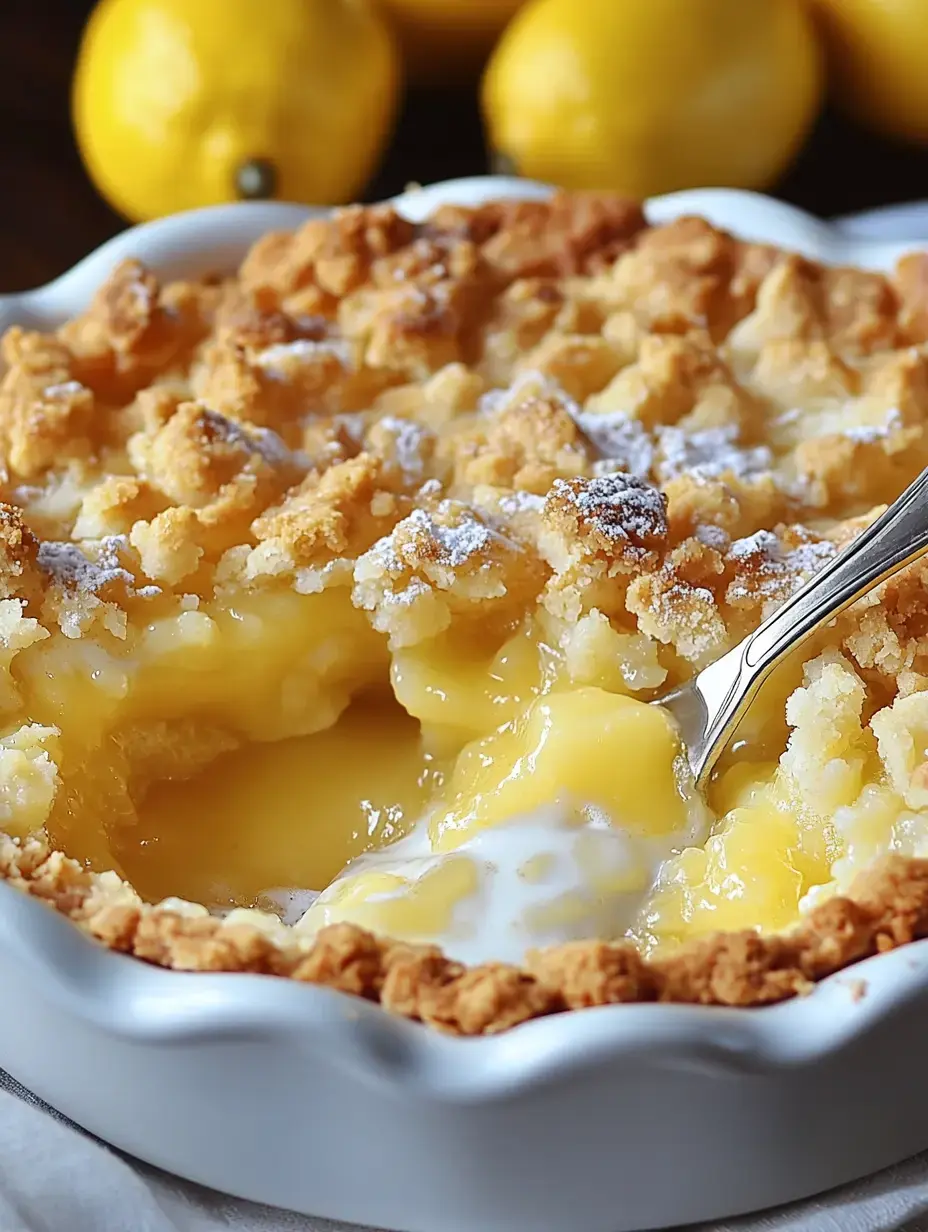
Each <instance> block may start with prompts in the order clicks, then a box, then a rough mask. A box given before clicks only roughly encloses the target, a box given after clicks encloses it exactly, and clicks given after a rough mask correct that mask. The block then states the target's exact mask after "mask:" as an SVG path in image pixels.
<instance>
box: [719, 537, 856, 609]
mask: <svg viewBox="0 0 928 1232" xmlns="http://www.w3.org/2000/svg"><path fill="white" fill-rule="evenodd" d="M837 552H838V549H837V547H836V546H835V544H834V543H832V542H831V541H830V540H828V539H821V540H812V539H809V540H806V541H805V542H801V543H797V544H796V545H795V546H793V547H787V546H786V545H785V544H784V543H783V542H782V541H781V540H780V539H779V538H778V536H777V535H775V534H774V533H773V532H772V531H769V530H758V531H755V532H754V534H753V535H747V536H746V537H745V538H743V539H736V540H735V542H734V543H733V544H732V545H731V547H730V548H729V550H728V558H729V560H732V561H734V562H735V563H736V565H737V566H739V567H740V568H741V569H744V568H745V567H746V566H750V565H751V564H753V566H754V567H753V569H752V571H751V572H750V574H749V575H748V576H747V577H745V578H743V579H737V580H736V581H734V582H732V584H731V585H730V586H729V588H728V598H729V600H730V601H736V600H738V599H743V598H746V597H750V596H754V597H756V596H758V595H760V596H761V597H763V598H771V599H773V598H782V597H785V596H786V595H789V594H791V593H792V592H793V591H795V590H798V588H799V587H800V586H801V585H802V583H803V582H804V581H805V580H806V579H807V578H809V577H811V576H812V574H814V573H817V572H818V570H819V569H821V568H822V566H823V565H825V564H827V563H828V561H830V560H832V559H833V558H834V557H835V556H836V555H837Z"/></svg>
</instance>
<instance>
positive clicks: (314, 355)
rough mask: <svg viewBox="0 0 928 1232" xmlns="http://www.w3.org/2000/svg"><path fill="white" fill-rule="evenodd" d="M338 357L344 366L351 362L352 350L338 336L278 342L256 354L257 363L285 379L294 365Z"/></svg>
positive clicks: (264, 369) (271, 374)
mask: <svg viewBox="0 0 928 1232" xmlns="http://www.w3.org/2000/svg"><path fill="white" fill-rule="evenodd" d="M324 358H332V359H337V360H338V361H339V363H340V364H342V365H343V366H344V367H348V366H349V365H350V363H351V350H350V348H349V346H348V343H347V342H344V341H342V340H341V339H338V338H323V339H320V340H316V339H311V338H298V339H297V340H296V341H295V342H278V343H275V344H274V346H269V347H265V349H264V350H263V351H259V353H258V354H257V355H256V356H255V359H254V362H255V364H256V365H257V366H258V367H259V368H261V369H262V370H263V371H264V372H266V373H267V375H268V376H270V377H274V378H275V379H278V380H285V379H286V378H287V377H288V376H289V375H290V374H291V373H292V371H293V367H294V365H300V364H307V363H316V362H317V361H318V360H320V359H324Z"/></svg>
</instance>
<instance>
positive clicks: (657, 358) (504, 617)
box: [0, 194, 928, 1035]
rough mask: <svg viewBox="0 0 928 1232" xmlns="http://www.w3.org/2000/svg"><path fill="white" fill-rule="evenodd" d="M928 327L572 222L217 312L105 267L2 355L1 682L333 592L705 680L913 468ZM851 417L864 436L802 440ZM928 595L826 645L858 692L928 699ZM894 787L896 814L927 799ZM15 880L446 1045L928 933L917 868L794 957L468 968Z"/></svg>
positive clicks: (255, 268) (776, 984)
mask: <svg viewBox="0 0 928 1232" xmlns="http://www.w3.org/2000/svg"><path fill="white" fill-rule="evenodd" d="M926 295H928V282H926V279H925V273H924V258H921V257H916V256H913V257H909V258H906V259H905V260H903V261H902V262H901V263H900V266H899V268H898V270H897V271H896V272H895V273H894V274H893V275H891V276H883V275H879V274H872V273H864V272H862V271H857V270H833V269H825V268H823V267H821V266H818V265H816V264H814V263H811V262H808V261H805V260H803V259H800V258H798V257H796V256H794V255H791V254H788V253H783V252H780V251H778V250H777V249H775V248H773V247H770V246H766V245H755V244H748V243H743V242H740V241H738V240H735V239H733V238H732V237H731V236H728V235H725V234H723V233H721V232H719V231H718V230H716V229H714V228H713V227H711V226H710V225H709V224H707V223H705V222H703V221H701V220H699V219H682V220H679V221H678V222H674V223H671V224H669V225H666V226H661V227H654V228H651V227H648V226H647V224H646V221H645V219H644V217H643V215H642V213H641V211H640V209H638V208H637V207H636V206H634V205H630V204H629V203H627V202H624V201H621V200H617V199H615V198H611V197H608V196H598V195H577V194H560V195H558V196H556V197H555V198H554V199H553V201H551V202H548V203H534V202H533V203H527V202H512V203H491V204H489V205H487V206H484V207H481V208H479V209H475V210H466V209H459V208H452V207H445V208H443V209H441V210H439V211H438V212H437V213H436V214H435V215H434V216H433V217H432V218H431V219H430V220H428V221H427V222H426V223H424V224H421V225H413V224H411V223H409V222H407V221H406V220H404V219H402V218H400V217H399V216H398V215H397V214H396V213H395V212H394V211H393V210H392V209H391V208H390V207H388V206H377V207H367V208H362V207H352V208H351V209H348V210H344V211H339V212H337V213H336V214H335V216H334V217H333V218H332V219H331V220H323V221H318V220H317V221H312V222H310V223H307V224H306V225H305V226H304V227H302V228H301V229H300V230H299V231H297V232H295V233H293V234H278V235H269V236H267V237H265V238H264V239H263V240H261V241H260V242H259V243H258V244H257V245H256V246H255V247H254V249H253V250H252V252H251V253H250V254H249V256H248V257H247V259H246V260H245V262H244V264H243V266H242V269H241V271H240V274H239V276H238V277H237V278H235V279H232V280H227V281H223V280H221V279H216V280H206V281H204V282H202V283H196V284H189V283H179V284H170V285H167V286H161V285H160V284H159V283H158V281H157V279H156V278H155V277H154V276H153V275H152V274H151V273H150V272H149V271H147V270H145V269H144V268H143V267H142V266H140V265H139V264H138V263H137V262H125V263H123V264H122V265H121V266H120V267H119V268H118V269H117V270H116V271H114V273H113V275H112V277H111V278H110V279H109V281H108V282H107V284H106V285H105V286H104V287H103V288H101V290H100V292H99V293H98V295H97V297H96V298H95V300H94V302H93V303H92V305H91V306H90V308H89V309H88V311H87V312H86V313H85V314H83V315H82V316H81V317H80V318H78V319H76V320H75V321H72V322H69V323H68V324H67V325H66V326H64V327H63V328H62V329H61V330H60V331H58V332H57V333H56V334H54V335H42V334H38V333H35V332H30V331H26V330H22V329H12V330H9V331H8V332H7V334H6V336H5V337H4V339H3V343H2V355H3V361H4V364H5V366H6V371H5V374H4V377H3V380H2V384H0V447H2V456H3V459H4V467H5V473H4V475H3V476H2V480H3V483H2V489H3V490H2V495H3V497H4V500H3V503H0V601H2V602H4V603H5V604H6V606H5V607H4V609H3V612H2V620H0V636H2V642H3V656H2V658H3V663H4V665H5V666H8V665H9V662H10V661H11V660H12V658H13V657H14V656H15V654H16V653H17V652H18V651H19V649H20V648H23V647H27V646H28V645H30V644H32V643H33V642H35V641H36V640H37V639H41V638H48V637H50V636H58V635H59V634H60V635H61V636H63V637H65V638H69V639H80V638H82V637H85V638H88V639H93V638H94V637H101V638H115V639H122V640H125V639H127V638H130V637H131V636H132V630H133V628H134V627H135V626H138V625H144V624H145V622H146V621H147V620H148V618H149V614H150V613H151V612H152V611H160V610H162V609H165V610H167V608H168V607H169V606H170V605H171V604H179V605H181V606H182V605H183V604H185V603H188V600H189V601H190V604H191V605H192V606H193V607H195V605H196V604H195V601H197V600H198V598H199V597H200V596H203V595H207V594H209V595H213V596H215V597H217V598H218V599H220V600H221V599H222V597H223V595H224V594H226V593H233V592H235V593H239V592H241V591H243V590H254V591H256V592H260V591H261V590H262V589H268V590H271V589H273V588H274V587H279V586H282V585H283V586H288V587H292V588H293V589H294V590H295V591H296V592H297V593H298V594H307V593H314V592H315V591H316V590H322V589H325V588H326V587H327V586H329V585H330V584H338V585H341V586H347V587H349V588H350V592H351V597H352V603H353V605H354V607H355V608H356V609H357V610H358V611H360V612H362V613H365V618H366V619H367V620H368V621H369V622H370V625H371V626H372V627H373V629H374V630H375V631H376V632H377V633H378V634H381V635H384V636H385V637H386V639H387V641H388V644H389V646H390V648H391V649H398V648H403V647H409V646H414V645H416V644H418V643H420V642H424V641H426V640H428V639H429V638H431V637H434V636H436V634H439V633H441V632H442V631H443V630H445V629H448V628H450V627H454V628H457V627H461V626H464V627H466V626H467V625H468V623H469V622H471V623H473V624H474V625H476V624H477V623H479V624H480V626H481V628H482V629H484V630H486V629H493V628H495V627H498V628H500V629H503V628H508V627H511V626H512V624H513V621H514V620H515V619H516V618H517V617H518V616H519V614H521V613H524V612H525V611H527V610H528V609H530V608H533V607H537V609H538V610H539V611H542V612H545V613H547V614H549V615H550V616H551V617H552V618H553V619H555V620H557V621H561V622H564V623H565V625H568V626H569V625H571V624H575V623H576V622H577V621H578V620H579V619H580V618H581V617H583V616H584V615H586V614H589V613H591V612H597V613H600V614H604V615H605V616H606V617H608V618H610V619H614V620H615V621H616V623H617V624H618V625H619V626H620V627H624V628H628V627H632V628H634V627H635V626H637V628H638V630H640V631H641V632H643V633H644V634H646V635H647V636H648V637H650V638H651V639H653V640H654V642H655V643H657V644H659V645H660V646H661V647H666V648H667V649H668V661H670V660H672V662H673V664H674V666H675V669H676V670H678V671H679V672H681V673H682V674H684V675H685V674H687V673H691V672H692V671H695V670H698V669H699V668H700V667H702V666H704V665H705V664H706V663H708V662H710V661H711V660H712V659H713V658H715V657H716V656H717V655H718V654H720V653H722V652H723V651H724V650H726V649H727V648H728V647H729V646H730V645H732V644H734V643H735V642H736V641H738V640H739V639H740V638H741V637H743V636H744V635H745V634H746V633H747V632H748V631H749V630H750V629H751V628H752V627H754V626H755V625H756V624H757V623H758V621H759V620H761V619H762V618H763V617H764V616H765V615H766V614H767V613H768V612H769V611H770V610H771V608H772V607H773V606H775V605H776V604H777V603H779V602H781V601H782V600H783V599H784V598H785V597H786V596H787V595H788V594H790V593H791V591H792V590H793V589H794V588H795V587H796V586H797V585H798V584H800V583H801V581H802V580H804V579H805V578H806V577H808V576H809V575H810V574H811V573H812V572H813V571H814V570H815V569H816V568H817V567H818V566H819V565H820V564H821V563H822V562H823V561H824V560H827V559H829V558H830V556H831V555H833V554H834V552H835V551H837V550H839V549H840V548H841V547H842V546H843V545H844V544H845V543H846V542H848V541H849V539H851V538H852V537H853V536H854V535H855V534H857V533H859V532H860V530H862V529H863V528H864V527H865V526H866V525H867V524H868V523H869V522H870V521H871V520H872V519H873V518H874V517H876V516H878V514H879V512H880V511H881V509H882V508H883V507H884V504H885V502H886V501H888V500H890V499H892V497H893V496H894V495H895V494H897V493H898V492H899V491H900V490H901V489H902V488H903V487H904V486H905V484H906V483H908V482H909V481H910V480H911V479H912V478H914V476H915V475H916V474H917V473H918V472H919V470H921V469H922V468H923V466H924V465H925V464H926V463H928V303H926ZM843 402H847V403H848V404H851V403H853V407H854V415H855V416H856V418H855V419H853V421H852V422H850V423H848V422H846V421H845V419H841V418H840V417H839V416H835V415H832V418H831V419H829V418H828V415H829V414H830V413H831V412H830V411H827V410H822V409H821V408H822V407H826V408H828V407H833V406H834V405H835V404H836V403H843ZM797 406H807V407H812V408H814V409H813V411H812V412H810V414H811V415H812V417H813V418H814V417H815V416H818V419H817V420H816V424H817V428H816V431H815V432H814V433H811V434H808V435H804V434H803V433H802V432H800V431H799V430H798V429H797V428H795V423H796V419H795V415H794V417H793V419H791V418H790V416H791V415H793V413H794V410H795V407H797ZM62 494H63V495H62ZM52 496H54V498H55V499H52ZM62 509H64V510H65V512H62ZM926 581H928V565H925V564H916V565H914V566H911V567H910V568H909V569H907V570H905V571H903V572H902V573H901V574H899V575H897V576H896V577H894V578H892V579H890V580H889V581H888V582H886V583H884V584H883V586H882V587H880V588H879V589H878V590H877V591H875V592H873V594H871V595H869V596H867V597H866V599H864V600H862V601H861V602H860V603H858V604H857V605H855V607H854V608H853V609H851V611H850V612H848V613H846V614H845V615H843V616H842V617H841V619H840V621H839V622H838V623H837V625H836V627H835V631H834V638H833V642H834V644H835V645H837V646H838V647H840V649H841V651H842V652H843V654H844V655H846V656H847V658H848V660H849V661H850V662H851V663H852V664H853V665H854V667H855V670H857V671H858V672H859V673H860V674H861V675H862V677H863V678H865V679H866V681H867V683H868V686H869V687H871V689H872V690H873V691H874V693H875V695H878V696H882V697H884V698H907V697H912V696H915V695H918V694H922V693H924V692H925V691H926V690H928V621H926V615H925V605H924V600H923V590H924V585H925V582H926ZM171 610H174V609H173V608H172V609H171ZM4 687H5V688H7V687H8V688H10V689H12V688H13V687H14V686H13V685H12V684H9V685H7V684H6V682H4ZM894 724H895V727H894ZM903 727H904V716H902V715H899V716H897V717H896V718H895V719H892V720H891V719H890V718H886V719H884V721H883V723H882V731H883V734H884V735H885V738H886V740H888V741H892V739H893V738H894V735H899V734H900V733H901V734H902V735H904V734H905V733H904V731H903V730H902V729H903ZM875 730H876V729H875ZM36 739H37V740H39V741H41V740H44V739H46V737H45V736H44V735H41V734H40V735H39V736H37V737H36ZM880 739H881V740H882V739H883V736H881V737H880ZM233 744H234V742H233ZM898 777H899V784H898V787H899V791H900V793H901V794H903V795H904V796H905V798H906V800H907V802H909V803H912V804H913V807H914V806H915V804H916V803H918V802H919V801H920V800H921V796H920V795H919V793H920V792H922V791H925V790H926V788H925V782H928V768H926V766H925V765H922V764H917V765H912V766H909V765H902V766H901V767H899V772H898ZM913 801H914V803H913ZM0 875H2V876H3V878H4V879H6V880H7V881H8V882H9V883H10V884H12V885H15V886H16V887H18V888H19V889H22V890H24V891H25V892H27V893H29V894H30V895H32V896H33V897H37V898H40V899H42V900H44V901H46V902H48V903H49V904H51V905H52V906H54V907H56V908H57V909H58V910H59V911H61V912H62V913H63V914H65V915H66V916H68V918H70V919H71V920H73V921H74V922H75V923H76V924H78V925H79V926H80V927H81V928H82V929H83V930H84V931H85V932H86V933H88V934H89V935H90V936H93V937H95V938H96V939H97V940H98V941H100V942H102V943H103V944H105V945H107V946H109V947H110V948H112V949H115V950H118V951H121V952H125V953H130V954H133V955H135V956H137V957H139V958H141V959H144V960H145V961H148V962H152V963H156V964H158V965H162V966H167V967H171V968H174V969H178V970H189V971H196V970H201V971H202V970H213V971H256V972H261V973H265V974H274V975H281V976H289V977H292V978H296V979H301V980H307V981H311V982H316V983H322V984H327V985H330V986H333V987H336V988H340V989H342V990H343V991H347V992H352V993H355V994H357V995H361V996H365V997H367V998H369V999H376V1000H380V1001H381V1003H382V1004H384V1005H385V1006H386V1007H387V1008H389V1009H391V1010H394V1011H395V1012H398V1013H401V1014H404V1015H406V1016H407V1017H411V1018H415V1019H419V1020H422V1021H424V1022H427V1023H429V1024H431V1025H434V1026H437V1027H439V1028H441V1029H443V1030H448V1031H453V1032H457V1033H460V1034H466V1035H472V1034H481V1033H490V1032H495V1031H499V1030H503V1029H505V1028H507V1027H509V1026H512V1025H515V1024H516V1023H518V1022H520V1021H523V1020H525V1019H526V1018H531V1017H536V1016H538V1015H540V1014H546V1013H552V1012H556V1011H559V1010H564V1009H572V1008H580V1007H582V1006H585V1005H595V1004H604V1003H611V1002H617V1001H641V1000H659V1001H689V1002H698V1003H703V1004H725V1005H744V1006H748V1005H758V1004H766V1003H769V1002H771V1001H776V1000H782V999H784V998H786V997H789V996H793V995H797V994H799V993H802V992H805V991H807V990H808V989H809V988H810V987H811V986H812V984H813V983H814V982H815V981H816V980H817V979H820V978H822V977H824V976H825V975H828V974H830V973H831V972H833V971H837V970H839V969H841V968H843V967H845V966H847V965H849V964H850V963H853V962H855V961H857V960H859V959H860V958H863V957H865V956H867V955H868V954H872V953H875V952H878V951H880V950H882V949H886V948H892V947H894V946H896V945H901V944H904V943H906V942H907V941H910V940H913V939H916V938H917V937H920V936H922V935H925V931H926V925H925V920H926V915H925V912H926V910H928V862H925V861H922V860H917V859H913V860H905V859H902V858H898V857H897V858H892V859H887V860H885V861H884V862H883V863H882V864H881V865H880V866H879V867H878V868H876V869H875V870H874V871H873V872H872V873H870V874H867V875H865V876H864V877H863V878H862V879H861V880H860V881H859V883H858V885H857V887H856V889H855V891H854V894H853V896H852V897H850V898H847V897H841V896H839V897H835V898H832V899H830V900H828V901H827V902H825V903H823V904H822V905H821V906H819V907H815V908H813V909H812V910H811V911H810V912H809V913H808V914H807V915H806V916H805V917H804V920H803V923H802V925H801V926H800V927H798V928H797V929H796V930H794V931H793V932H791V933H788V934H783V935H777V936H772V937H761V936H758V935H757V934H756V933H753V932H749V933H737V934H726V935H720V936H715V937H712V938H710V939H705V940H700V941H698V942H693V943H690V944H688V945H686V946H684V947H682V948H681V949H680V950H679V951H678V952H676V953H674V954H673V955H672V956H670V957H667V958H661V959H659V960H651V961H648V960H645V959H644V958H642V957H640V955H639V954H638V953H637V951H636V950H634V948H633V947H631V946H630V945H628V944H625V943H623V944H610V943H605V942H600V941H597V942H577V943H572V944H570V945H565V946H561V947H558V948H556V949H554V950H550V951H545V952H541V953H538V954H536V955H534V956H533V957H532V959H531V961H530V963H529V965H528V967H527V969H526V970H524V971H523V970H517V969H515V968H511V967H507V966H503V965H499V964H497V965H487V966H483V967H480V968H470V969H468V968H465V967H463V966H462V965H461V964H459V963H456V962H452V961H451V960H449V959H446V958H444V957H443V956H442V955H441V954H440V953H439V952H438V951H437V950H434V949H430V948H417V947H413V946H410V945H406V944H401V943H399V942H391V941H388V940H383V939H378V938H375V937H373V936H371V935H370V934H368V933H365V932H364V931H363V930H361V929H358V928H354V927H352V926H348V925H339V926H336V927H334V928H329V929H326V930H324V931H323V932H322V933H321V934H320V935H319V936H318V938H317V939H315V940H311V939H301V938H299V937H297V936H296V935H294V934H285V933H284V931H283V930H282V929H281V930H275V929H274V928H273V927H272V926H271V925H270V924H269V925H268V927H267V928H262V927H259V926H256V925H255V924H254V923H253V922H244V921H243V920H241V919H237V918H236V916H235V913H234V912H233V915H232V917H230V918H229V919H228V920H224V921H220V920H217V919H213V918H210V917H209V916H207V915H206V914H205V913H199V912H197V911H196V910H195V909H192V908H189V907H175V908H171V907H165V906H149V905H146V904H143V903H142V902H141V900H140V899H139V898H138V896H137V895H135V893H134V892H133V891H132V890H131V889H130V888H129V887H128V886H127V885H126V884H125V883H124V882H122V881H121V880H120V879H119V878H118V877H117V876H116V875H115V874H99V873H95V872H90V871H88V870H87V869H85V868H83V867H82V866H81V865H79V864H77V863H75V862H74V861H72V860H69V859H68V858H66V857H65V856H64V855H63V854H61V853H60V852H54V851H50V850H49V848H48V846H47V844H46V843H45V842H44V840H42V839H38V838H33V839H24V840H22V841H20V840H13V839H5V840H3V843H2V846H0Z"/></svg>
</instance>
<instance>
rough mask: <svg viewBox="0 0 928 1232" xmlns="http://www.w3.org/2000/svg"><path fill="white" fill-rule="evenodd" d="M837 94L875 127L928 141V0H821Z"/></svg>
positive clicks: (894, 134) (892, 135)
mask: <svg viewBox="0 0 928 1232" xmlns="http://www.w3.org/2000/svg"><path fill="white" fill-rule="evenodd" d="M817 5H818V10H819V12H820V13H821V17H822V23H821V24H822V29H823V32H824V34H825V36H826V48H827V51H828V58H829V62H830V68H831V70H832V79H833V89H834V94H835V96H836V98H837V100H838V101H839V103H840V104H841V105H842V106H843V107H844V108H845V109H846V110H847V111H849V112H850V113H851V114H852V115H854V116H856V117H857V118H858V119H859V120H861V121H862V122H863V123H865V124H866V125H868V126H869V127H870V128H874V129H877V130H878V131H880V132H883V133H886V134H888V135H889V136H891V137H903V138H908V139H910V140H914V141H928V5H926V3H925V0H817Z"/></svg>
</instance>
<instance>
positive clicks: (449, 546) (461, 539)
mask: <svg viewBox="0 0 928 1232" xmlns="http://www.w3.org/2000/svg"><path fill="white" fill-rule="evenodd" d="M438 510H439V514H440V515H441V514H447V513H448V512H449V510H448V507H447V502H446V501H442V503H441V505H439V507H438ZM406 523H407V524H408V525H410V526H414V527H415V528H416V529H417V530H420V531H422V532H424V533H425V534H427V535H428V536H429V537H430V538H431V539H433V540H434V541H435V542H436V543H437V544H438V546H439V548H440V549H441V553H442V557H443V558H444V560H445V562H446V563H447V564H449V565H451V566H452V568H455V569H457V568H459V567H460V566H461V565H463V564H464V563H465V562H466V561H468V560H470V559H471V557H472V556H475V555H476V554H477V553H478V552H481V551H483V549H484V548H485V547H486V546H487V545H488V544H489V542H490V529H489V527H487V526H485V525H484V524H483V523H482V522H478V521H477V519H476V518H475V517H474V515H473V514H472V513H469V512H465V513H463V514H462V515H461V516H460V517H459V518H458V519H457V521H456V522H455V523H454V524H453V525H447V524H444V523H441V522H437V521H435V519H434V518H432V517H430V516H429V515H428V514H427V513H426V512H425V510H424V509H414V510H413V511H412V513H411V514H410V515H409V517H408V518H407V519H406ZM401 525H402V523H401ZM404 549H405V554H406V555H408V556H415V554H416V548H415V544H413V543H410V544H407V545H404ZM404 549H401V551H403V550H404Z"/></svg>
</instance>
